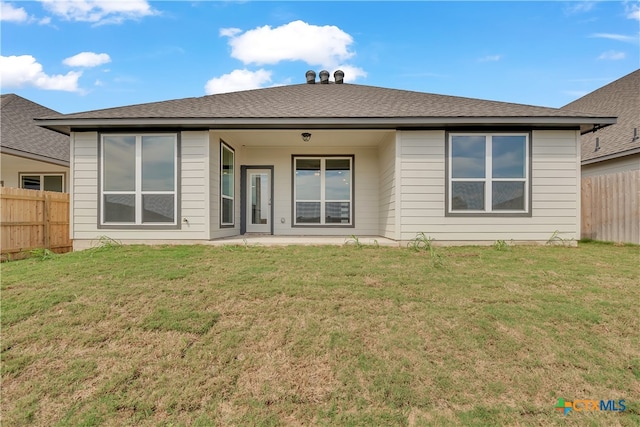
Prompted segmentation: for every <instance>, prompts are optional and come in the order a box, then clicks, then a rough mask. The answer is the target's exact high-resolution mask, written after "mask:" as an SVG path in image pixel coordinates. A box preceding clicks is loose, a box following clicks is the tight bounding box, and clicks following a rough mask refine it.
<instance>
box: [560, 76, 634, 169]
mask: <svg viewBox="0 0 640 427" xmlns="http://www.w3.org/2000/svg"><path fill="white" fill-rule="evenodd" d="M562 108H563V109H567V110H573V111H589V112H592V113H595V114H602V115H612V116H617V118H618V120H617V123H616V124H615V125H613V126H607V127H606V128H604V129H600V130H598V131H597V132H590V133H587V134H584V135H582V137H581V139H580V140H581V145H582V149H581V153H582V163H581V164H582V176H583V177H587V176H595V175H604V174H608V173H616V172H624V171H629V170H640V69H638V70H636V71H634V72H632V73H630V74H627V75H626V76H624V77H621V78H619V79H618V80H616V81H614V82H612V83H609V84H608V85H606V86H603V87H601V88H600V89H597V90H595V91H593V92H591V93H589V94H587V95H585V96H583V97H582V98H580V99H577V100H575V101H573V102H571V103H570V104H567V105H565V106H564V107H562Z"/></svg>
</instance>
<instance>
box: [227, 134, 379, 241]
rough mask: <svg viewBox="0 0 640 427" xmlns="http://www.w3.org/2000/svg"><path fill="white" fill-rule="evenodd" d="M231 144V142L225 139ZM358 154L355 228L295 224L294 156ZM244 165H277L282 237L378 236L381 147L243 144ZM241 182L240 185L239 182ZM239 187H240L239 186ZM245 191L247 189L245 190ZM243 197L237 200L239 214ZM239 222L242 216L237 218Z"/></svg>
mask: <svg viewBox="0 0 640 427" xmlns="http://www.w3.org/2000/svg"><path fill="white" fill-rule="evenodd" d="M225 142H227V143H230V141H227V140H225ZM336 154H338V155H339V154H345V155H354V156H355V157H354V166H353V168H354V171H355V176H354V179H353V190H354V192H355V193H354V209H355V211H354V220H355V221H354V223H355V227H349V228H346V227H345V228H343V227H317V228H314V227H292V217H291V207H292V170H291V169H292V165H291V156H292V155H336ZM240 165H247V166H251V165H258V166H273V167H274V169H273V171H274V172H273V174H274V176H273V185H274V198H273V201H272V202H273V208H274V214H273V222H274V234H275V235H281V236H287V235H289V236H291V235H310V236H325V235H332V236H350V235H352V234H355V235H358V236H378V235H379V234H380V232H379V227H380V225H379V209H380V203H379V193H380V191H379V179H378V176H379V172H378V170H379V169H378V165H379V162H378V147H366V146H365V147H330V148H329V147H327V148H320V147H308V146H307V147H293V146H283V147H240V149H236V167H237V168H238V170H239V166H240ZM238 185H239V184H238ZM236 188H238V187H236ZM237 194H238V193H237ZM243 194H244V192H243ZM239 214H240V200H239V198H238V199H237V200H236V217H238V215H239ZM237 220H238V221H239V218H237Z"/></svg>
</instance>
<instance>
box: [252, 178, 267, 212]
mask: <svg viewBox="0 0 640 427" xmlns="http://www.w3.org/2000/svg"><path fill="white" fill-rule="evenodd" d="M270 196H271V195H270V194H269V177H268V175H267V174H266V173H252V174H251V224H267V222H268V219H269V198H270Z"/></svg>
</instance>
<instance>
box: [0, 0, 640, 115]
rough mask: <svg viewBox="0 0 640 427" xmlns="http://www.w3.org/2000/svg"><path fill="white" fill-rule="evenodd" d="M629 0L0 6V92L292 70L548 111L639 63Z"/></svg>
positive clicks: (211, 89) (53, 100)
mask: <svg viewBox="0 0 640 427" xmlns="http://www.w3.org/2000/svg"><path fill="white" fill-rule="evenodd" d="M639 5H640V3H639V2H638V1H549V2H541V1H536V2H520V1H499V2H479V1H474V2H462V1H449V2H435V1H422V2H418V1H412V2H383V1H376V2H366V1H358V2H338V1H334V2H331V1H323V2H296V1H288V2H267V1H253V2H252V1H240V2H234V1H159V2H153V1H145V0H131V1H116V0H67V1H62V0H41V1H15V0H14V1H4V0H2V2H1V9H0V18H1V20H2V22H1V23H0V25H1V45H0V47H1V52H0V53H1V58H0V61H1V62H0V73H1V75H0V78H1V80H0V87H1V91H2V93H17V94H18V95H20V96H23V97H25V98H27V99H30V100H32V101H35V102H37V103H39V104H42V105H44V106H46V107H49V108H52V109H54V110H57V111H60V112H62V113H71V112H76V111H87V110H93V109H100V108H108V107H115V106H121V105H130V104H138V103H145V102H153V101H161V100H168V99H176V98H186V97H198V96H203V95H207V94H213V93H220V92H228V91H233V90H244V89H253V88H258V87H271V86H277V85H283V84H297V83H304V81H305V78H304V75H305V72H306V71H307V70H310V69H311V70H315V71H316V72H319V71H320V70H322V69H327V70H329V71H330V72H331V74H332V75H333V72H334V71H335V70H336V69H342V70H344V71H345V81H346V82H348V83H357V84H364V85H372V86H382V87H390V88H398V89H406V90H415V91H422V92H431V93H439V94H445V95H454V96H466V97H472V98H482V99H492V100H498V101H506V102H516V103H522V104H532V105H543V106H549V107H561V106H563V105H565V104H567V103H569V102H571V101H573V100H575V99H577V98H579V97H580V96H582V95H584V94H586V93H588V92H591V91H593V90H595V89H597V88H599V87H601V86H603V85H605V84H607V83H610V82H612V81H614V80H616V79H618V78H620V77H622V76H624V75H626V74H628V73H630V72H632V71H634V70H636V69H637V68H639V67H640V43H639V41H640V28H639V27H640V7H639Z"/></svg>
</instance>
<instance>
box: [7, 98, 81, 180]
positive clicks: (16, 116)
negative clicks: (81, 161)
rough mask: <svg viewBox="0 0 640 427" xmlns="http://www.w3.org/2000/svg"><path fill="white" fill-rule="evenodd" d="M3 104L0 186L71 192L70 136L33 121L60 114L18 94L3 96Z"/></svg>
mask: <svg viewBox="0 0 640 427" xmlns="http://www.w3.org/2000/svg"><path fill="white" fill-rule="evenodd" d="M0 102H1V105H0V110H1V112H2V131H1V133H0V135H1V136H0V171H1V174H0V186H4V187H15V188H28V189H32V190H47V191H60V192H66V191H68V188H69V135H68V134H65V133H59V132H51V131H50V130H47V129H44V128H42V127H40V126H37V125H36V124H35V122H34V120H33V119H34V118H35V117H42V116H52V115H57V114H58V113H57V112H56V111H54V110H51V109H49V108H46V107H43V106H42V105H40V104H36V103H35V102H32V101H29V100H28V99H25V98H22V97H20V96H18V95H15V94H5V95H1V97H0Z"/></svg>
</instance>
